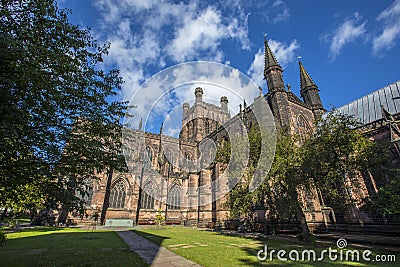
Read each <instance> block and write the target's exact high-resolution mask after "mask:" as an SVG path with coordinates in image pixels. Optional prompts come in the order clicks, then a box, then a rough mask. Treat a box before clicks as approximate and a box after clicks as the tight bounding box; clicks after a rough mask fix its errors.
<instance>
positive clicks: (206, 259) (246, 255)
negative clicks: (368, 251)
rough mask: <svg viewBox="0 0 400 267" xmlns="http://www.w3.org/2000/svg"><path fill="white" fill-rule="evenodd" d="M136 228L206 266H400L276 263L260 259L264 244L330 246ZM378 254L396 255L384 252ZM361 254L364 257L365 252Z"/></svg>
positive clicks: (303, 247)
mask: <svg viewBox="0 0 400 267" xmlns="http://www.w3.org/2000/svg"><path fill="white" fill-rule="evenodd" d="M134 231H135V232H136V233H138V234H140V235H141V236H143V237H145V238H147V239H149V240H150V241H152V242H154V243H156V244H159V245H161V246H163V247H165V248H167V249H169V250H170V251H173V252H175V253H176V254H179V255H181V256H183V257H185V258H187V259H190V260H192V261H194V262H197V263H199V264H201V265H203V266H259V265H272V266H287V265H290V266H318V267H320V266H398V265H396V263H393V262H392V263H386V264H383V263H375V262H365V261H364V262H359V263H352V262H343V261H327V260H325V261H324V262H312V261H311V262H310V261H307V262H305V261H303V262H293V261H278V260H277V258H276V256H275V257H274V258H275V259H274V260H273V261H272V262H271V261H269V260H266V261H264V262H260V261H259V260H258V259H257V252H258V251H259V250H260V249H262V248H263V247H264V244H266V245H268V250H269V251H270V250H271V249H275V250H280V249H284V250H286V251H287V253H289V251H290V250H292V249H297V250H299V251H300V253H301V251H303V250H306V249H315V250H316V251H317V253H319V252H320V251H321V250H323V249H328V247H314V246H312V245H302V244H299V243H296V244H294V243H289V242H284V241H278V240H266V241H257V240H253V239H249V238H241V237H232V236H226V235H222V234H218V233H216V232H210V231H200V230H196V229H191V228H185V227H164V228H162V229H156V228H154V227H153V228H137V229H135V230H134ZM335 248H336V246H335V245H333V246H332V249H335ZM374 252H375V251H374ZM360 253H362V250H360ZM378 253H380V254H393V253H391V252H382V251H380V252H378ZM300 255H301V254H300ZM317 255H319V254H317ZM286 257H288V254H286ZM318 257H319V256H317V258H318ZM360 257H362V256H361V254H360ZM327 258H328V257H326V259H327ZM371 258H372V257H371ZM396 259H397V261H399V260H400V255H399V254H397V255H396ZM397 264H398V262H397Z"/></svg>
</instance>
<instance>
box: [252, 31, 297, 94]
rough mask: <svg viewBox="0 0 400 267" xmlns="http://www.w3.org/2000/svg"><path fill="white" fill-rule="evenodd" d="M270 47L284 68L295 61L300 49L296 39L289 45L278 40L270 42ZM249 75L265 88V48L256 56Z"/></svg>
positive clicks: (259, 50) (261, 48)
mask: <svg viewBox="0 0 400 267" xmlns="http://www.w3.org/2000/svg"><path fill="white" fill-rule="evenodd" d="M268 44H269V47H270V48H271V50H272V52H273V53H274V54H275V56H276V59H277V60H278V62H279V64H281V66H282V67H283V68H284V67H285V66H287V64H288V63H290V62H293V61H294V60H295V58H296V57H295V54H296V51H297V50H298V49H299V48H300V45H299V44H298V42H297V40H296V39H294V40H293V41H292V42H291V43H290V44H289V45H288V44H286V43H282V42H279V41H276V40H269V41H268ZM247 74H248V75H249V76H250V78H251V79H252V80H253V81H254V82H255V83H256V84H257V85H258V86H261V87H265V82H263V78H264V46H262V47H260V49H258V52H257V53H256V54H255V55H254V60H253V62H252V63H251V65H250V67H249V69H248V71H247Z"/></svg>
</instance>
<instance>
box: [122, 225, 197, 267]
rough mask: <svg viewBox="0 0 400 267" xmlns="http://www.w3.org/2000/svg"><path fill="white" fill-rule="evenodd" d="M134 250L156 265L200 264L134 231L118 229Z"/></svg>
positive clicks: (164, 266)
mask: <svg viewBox="0 0 400 267" xmlns="http://www.w3.org/2000/svg"><path fill="white" fill-rule="evenodd" d="M116 233H117V234H118V235H119V236H120V237H121V238H122V239H123V240H124V241H125V243H126V244H128V246H129V247H130V249H131V250H132V251H134V252H135V253H136V254H138V255H139V256H140V257H141V258H142V259H143V260H144V261H145V262H147V263H148V264H151V266H154V267H180V266H182V267H183V266H196V267H197V266H199V267H201V265H198V264H197V263H194V262H192V261H190V260H187V259H185V258H184V257H182V256H179V255H176V254H175V253H173V252H171V251H169V250H167V249H165V248H163V247H160V246H158V245H156V244H154V243H152V242H150V241H149V240H147V239H146V238H144V237H141V236H140V235H138V234H136V233H134V232H132V231H116Z"/></svg>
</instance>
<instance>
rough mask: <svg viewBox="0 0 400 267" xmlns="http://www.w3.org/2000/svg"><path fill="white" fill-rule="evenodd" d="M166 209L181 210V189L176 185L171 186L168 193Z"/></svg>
mask: <svg viewBox="0 0 400 267" xmlns="http://www.w3.org/2000/svg"><path fill="white" fill-rule="evenodd" d="M167 203H168V209H170V210H179V209H180V208H181V189H180V187H179V186H178V185H176V184H175V185H173V186H172V187H171V188H170V189H169V192H168V202H167Z"/></svg>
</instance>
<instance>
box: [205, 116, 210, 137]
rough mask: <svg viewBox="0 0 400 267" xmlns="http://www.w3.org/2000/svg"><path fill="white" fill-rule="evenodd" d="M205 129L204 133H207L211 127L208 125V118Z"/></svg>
mask: <svg viewBox="0 0 400 267" xmlns="http://www.w3.org/2000/svg"><path fill="white" fill-rule="evenodd" d="M205 129H206V134H209V133H210V129H211V127H210V122H209V121H208V119H206V123H205Z"/></svg>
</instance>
